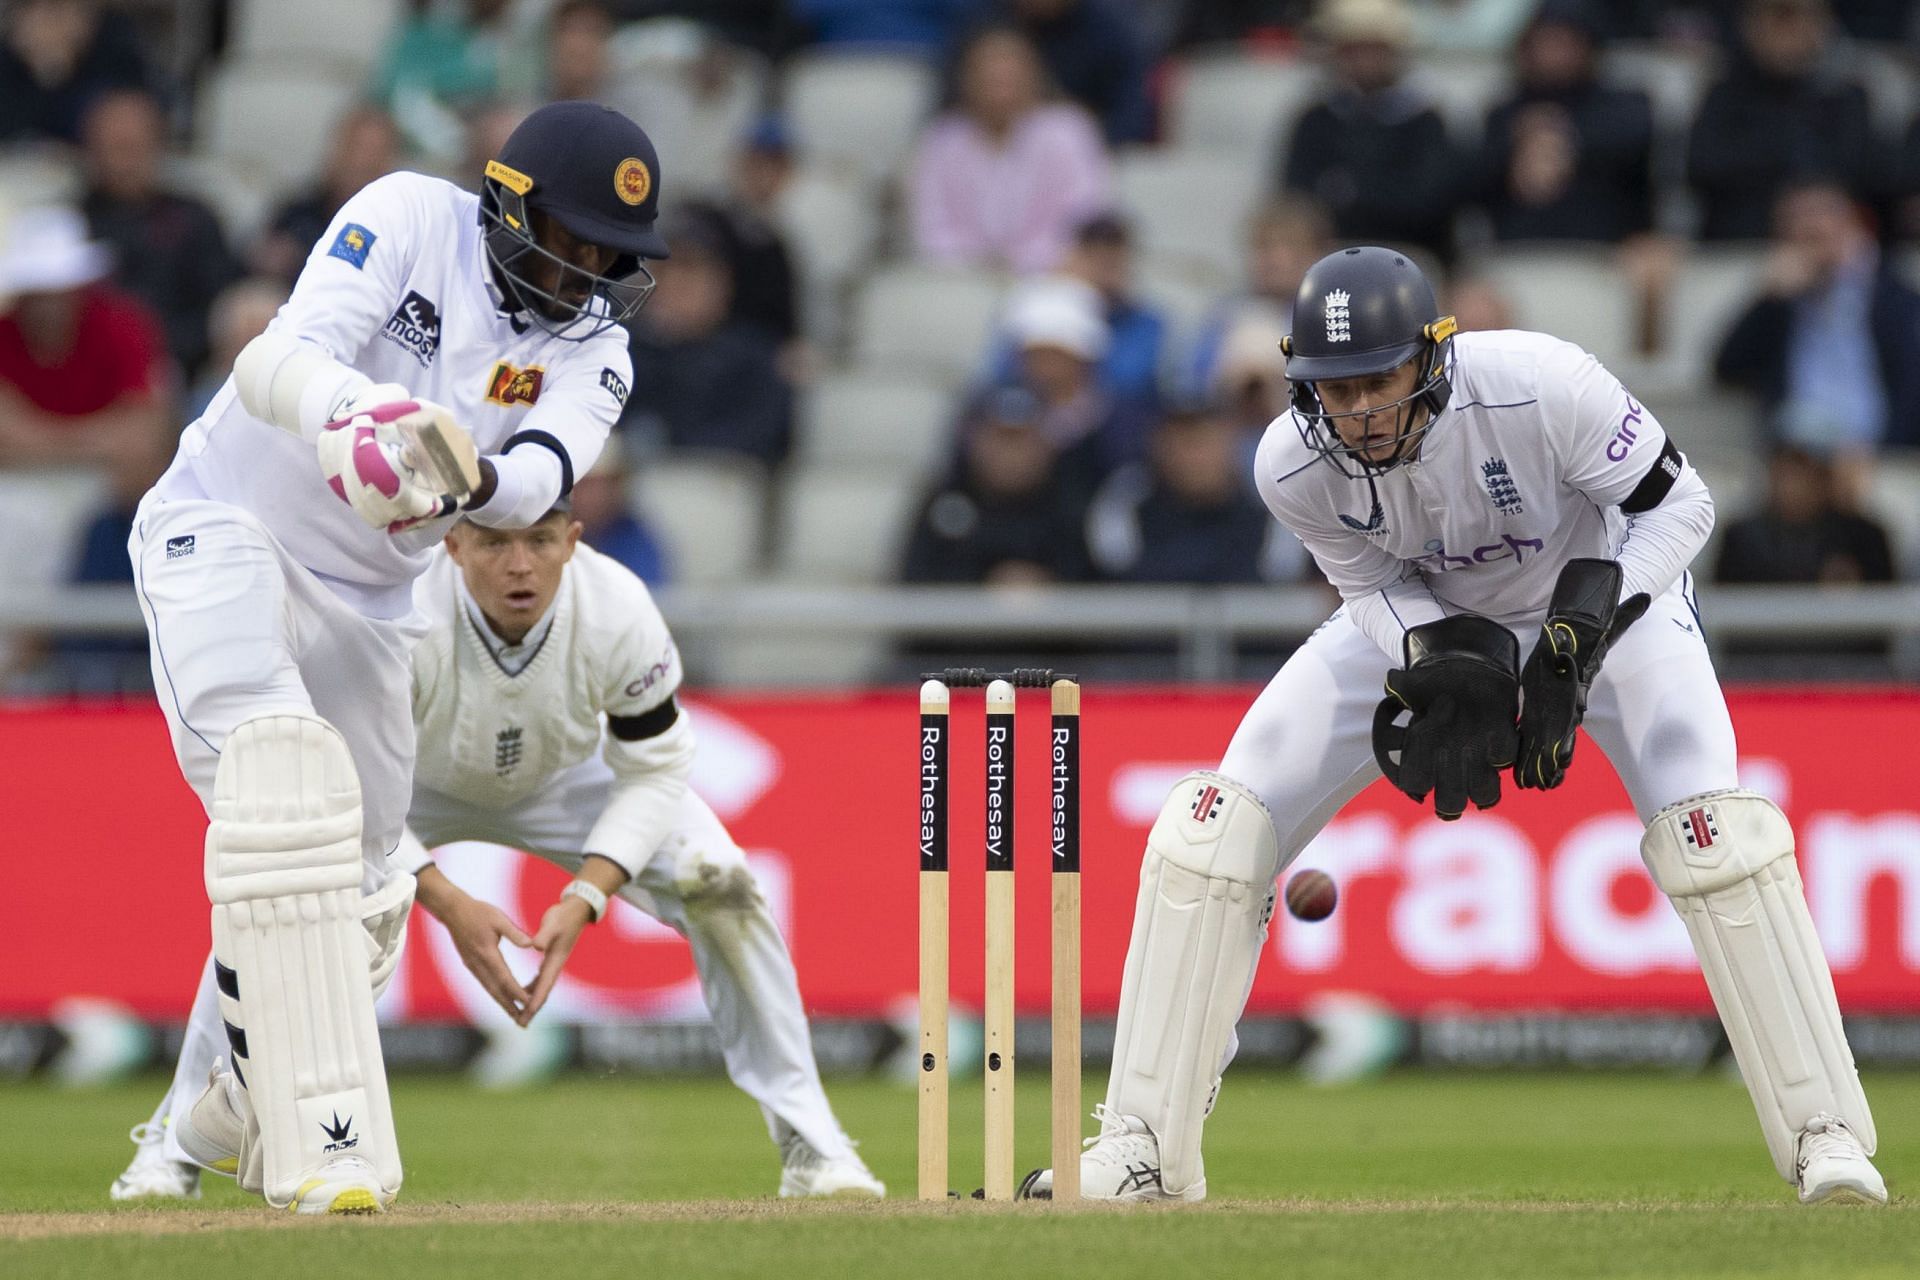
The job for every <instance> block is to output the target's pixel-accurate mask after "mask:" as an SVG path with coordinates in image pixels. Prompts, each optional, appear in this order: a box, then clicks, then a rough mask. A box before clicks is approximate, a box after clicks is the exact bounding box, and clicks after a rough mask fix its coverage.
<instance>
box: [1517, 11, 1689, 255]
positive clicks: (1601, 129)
mask: <svg viewBox="0 0 1920 1280" xmlns="http://www.w3.org/2000/svg"><path fill="white" fill-rule="evenodd" d="M1600 36H1601V24H1600V18H1599V16H1598V13H1597V11H1596V10H1595V9H1593V8H1592V7H1591V6H1590V5H1589V3H1588V0H1544V3H1542V4H1541V5H1540V7H1539V10H1538V12H1537V13H1536V14H1535V15H1534V17H1533V20H1532V21H1531V22H1529V23H1528V24H1527V27H1526V29H1525V30H1524V31H1523V32H1522V33H1521V35H1520V40H1519V43H1518V45H1517V46H1516V47H1515V49H1514V63H1515V72H1516V76H1517V78H1518V81H1519V85H1518V89H1517V91H1516V92H1515V93H1514V95H1513V96H1512V97H1511V98H1509V99H1507V100H1506V101H1505V102H1503V103H1501V104H1500V105H1499V106H1497V107H1495V108H1494V109H1493V110H1492V111H1491V112H1489V113H1488V115H1487V126H1486V140H1485V144H1484V145H1485V152H1484V156H1483V160H1482V173H1483V182H1484V184H1485V185H1484V187H1483V191H1484V202H1485V204H1486V208H1487V213H1488V216H1489V217H1490V218H1491V219H1492V221H1493V233H1494V236H1495V237H1496V238H1498V239H1501V240H1599V241H1606V242H1607V243H1617V242H1618V241H1621V240H1624V239H1626V238H1627V237H1628V236H1631V235H1637V234H1639V233H1641V232H1644V231H1646V230H1647V229H1648V228H1649V227H1651V226H1652V225H1653V189H1652V180H1651V175H1652V153H1653V105H1652V103H1651V102H1650V101H1649V100H1648V98H1647V95H1646V94H1645V93H1643V92H1641V91H1640V90H1638V89H1614V88H1609V87H1607V86H1605V85H1603V84H1601V83H1600V80H1599V70H1598V65H1599V42H1600Z"/></svg>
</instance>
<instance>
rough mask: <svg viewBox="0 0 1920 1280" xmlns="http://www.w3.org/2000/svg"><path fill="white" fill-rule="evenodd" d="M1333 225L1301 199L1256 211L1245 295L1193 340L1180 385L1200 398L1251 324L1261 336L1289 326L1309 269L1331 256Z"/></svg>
mask: <svg viewBox="0 0 1920 1280" xmlns="http://www.w3.org/2000/svg"><path fill="white" fill-rule="evenodd" d="M1333 248H1334V242H1333V223H1332V220H1331V219H1330V218H1328V216H1327V211H1326V210H1325V209H1324V208H1322V207H1321V206H1320V205H1319V204H1318V203H1317V202H1315V201H1313V200H1311V199H1308V198H1307V197H1305V196H1280V197H1278V198H1276V199H1274V200H1271V201H1269V202H1268V203H1267V204H1266V205H1265V206H1264V207H1263V208H1261V209H1260V210H1259V212H1257V213H1255V214H1254V216H1253V220H1252V222H1251V224H1250V225H1249V229H1248V236H1247V283H1246V289H1245V292H1243V293H1241V294H1240V295H1239V296H1238V297H1235V298H1230V299H1228V300H1227V301H1226V302H1224V303H1222V304H1221V305H1220V306H1218V307H1215V308H1214V310H1213V312H1212V314H1211V315H1209V316H1208V317H1207V319H1206V320H1205V322H1204V323H1202V325H1201V326H1200V332H1199V333H1198V334H1197V335H1196V336H1195V339H1194V343H1193V349H1192V353H1191V355H1190V356H1189V358H1188V360H1187V362H1186V369H1185V370H1184V372H1183V373H1182V375H1181V377H1180V380H1179V384H1180V388H1181V393H1182V394H1183V395H1185V396H1187V397H1189V398H1199V397H1203V396H1205V395H1207V394H1209V393H1210V392H1211V391H1213V390H1217V389H1218V388H1219V387H1220V385H1221V384H1220V381H1219V379H1220V360H1221V353H1222V352H1223V351H1224V350H1226V348H1227V347H1228V346H1229V345H1231V344H1232V343H1233V342H1234V341H1235V338H1234V334H1235V332H1236V331H1237V330H1238V329H1240V328H1242V327H1243V326H1251V327H1252V328H1253V329H1255V330H1257V331H1258V332H1259V333H1261V334H1263V335H1264V334H1265V333H1266V332H1267V331H1268V330H1270V329H1273V328H1276V327H1277V328H1278V329H1279V331H1280V333H1281V334H1283V335H1284V334H1285V333H1286V332H1287V330H1288V329H1290V328H1292V327H1293V295H1294V294H1295V293H1297V292H1299V289H1300V280H1301V278H1302V277H1303V276H1305V275H1306V273H1307V268H1308V267H1310V266H1312V265H1313V264H1314V263H1316V262H1318V261H1319V260H1320V259H1321V258H1323V257H1325V256H1326V255H1327V254H1329V253H1332V252H1333ZM1243 341H1244V340H1243Z"/></svg>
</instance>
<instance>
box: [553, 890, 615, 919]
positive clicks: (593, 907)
mask: <svg viewBox="0 0 1920 1280" xmlns="http://www.w3.org/2000/svg"><path fill="white" fill-rule="evenodd" d="M560 896H561V897H563V898H578V899H580V901H582V902H584V903H586V904H587V910H588V912H590V913H591V914H592V917H593V923H594V924H599V923H600V917H601V916H604V915H605V914H607V895H606V894H604V893H602V892H601V891H600V889H599V888H598V887H597V886H595V885H593V884H590V883H588V882H587V881H585V880H569V881H568V882H567V887H566V888H564V889H562V890H561V891H560Z"/></svg>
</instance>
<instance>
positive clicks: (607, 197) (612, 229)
mask: <svg viewBox="0 0 1920 1280" xmlns="http://www.w3.org/2000/svg"><path fill="white" fill-rule="evenodd" d="M487 176H488V177H489V178H492V179H493V180H494V181H496V182H498V183H500V184H501V185H502V186H504V187H506V188H508V189H509V190H512V191H514V192H515V193H516V194H518V195H520V196H522V197H524V198H525V199H526V202H527V207H528V208H530V209H539V210H541V211H543V212H545V213H548V214H551V215H552V216H553V218H554V219H555V220H556V221H558V222H559V223H560V225H561V226H563V227H565V228H566V229H567V230H568V231H570V232H571V233H573V234H574V235H575V236H578V237H579V238H580V239H582V240H586V241H588V242H590V243H592V244H597V245H603V246H605V247H607V248H610V249H617V250H619V251H620V252H621V253H624V254H632V255H634V256H636V257H641V258H664V257H666V256H667V242H666V240H665V239H664V238H663V237H662V236H661V235H660V233H659V232H658V231H657V230H655V229H654V221H655V219H656V218H657V217H658V216H659V213H660V157H659V155H658V154H657V153H656V152H655V151H654V149H653V140H652V139H650V138H649V137H647V133H646V130H644V129H642V128H641V127H640V126H639V125H637V124H635V123H634V122H633V121H631V120H629V119H627V117H625V116H623V115H621V114H620V113H619V112H618V111H615V110H613V109H612V108H611V107H603V106H601V105H600V104H599V103H597V102H550V103H548V104H547V105H546V106H544V107H541V108H539V109H538V110H536V111H535V112H533V114H532V115H529V116H528V117H527V118H526V119H525V120H523V121H521V122H520V126H519V128H517V129H515V130H514V131H513V133H512V135H511V136H510V137H508V139H507V141H506V145H505V146H503V147H501V148H500V154H499V156H498V157H497V158H496V159H494V160H493V161H491V162H490V163H489V164H488V165H487Z"/></svg>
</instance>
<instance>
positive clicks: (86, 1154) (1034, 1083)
mask: <svg viewBox="0 0 1920 1280" xmlns="http://www.w3.org/2000/svg"><path fill="white" fill-rule="evenodd" d="M1096 1083H1097V1082H1094V1081H1089V1086H1090V1090H1089V1097H1093V1096H1097V1095H1096V1094H1095V1093H1094V1092H1093V1091H1092V1087H1093V1086H1094V1085H1095V1084H1096ZM1867 1083H1868V1092H1869V1094H1870V1096H1871V1097H1872V1098H1873V1100H1874V1103H1875V1107H1876V1112H1877V1118H1878V1121H1879V1125H1880V1129H1881V1133H1882V1142H1883V1148H1884V1151H1883V1156H1882V1159H1881V1160H1880V1168H1881V1170H1882V1172H1884V1173H1885V1174H1886V1176H1887V1180H1888V1182H1889V1183H1891V1184H1892V1185H1893V1187H1894V1192H1895V1203H1894V1205H1893V1206H1891V1207H1890V1208H1888V1209H1884V1210H1872V1209H1864V1208H1844V1209H1843V1208H1826V1209H1813V1210H1807V1209H1801V1208H1799V1207H1798V1206H1797V1205H1795V1204H1794V1203H1793V1197H1792V1193H1791V1191H1790V1189H1789V1188H1788V1187H1787V1186H1786V1184H1785V1183H1783V1182H1780V1181H1779V1180H1778V1179H1776V1178H1775V1176H1774V1174H1773V1170H1772V1167H1771V1166H1770V1165H1769V1163H1768V1161H1767V1158H1766V1153H1765V1151H1764V1149H1763V1147H1762V1145H1761V1142H1760V1138H1759V1133H1758V1130H1757V1128H1756V1126H1755V1124H1754V1120H1753V1113H1752V1109H1751V1106H1750V1104H1749V1103H1748V1101H1747V1098H1746V1095H1745V1093H1744V1092H1743V1091H1742V1090H1741V1089H1740V1088H1739V1086H1738V1085H1737V1084H1735V1083H1732V1082H1730V1081H1728V1080H1725V1079H1720V1078H1708V1079H1668V1078H1665V1077H1659V1076H1618V1075H1609V1076H1544V1077H1543V1076H1518V1075H1516V1076H1484V1075H1473V1076H1434V1075H1405V1076H1396V1077H1393V1078H1390V1079H1388V1080H1385V1081H1383V1082H1379V1083H1375V1084H1369V1085H1365V1086H1361V1087H1357V1088H1352V1089H1343V1090H1318V1089H1311V1088H1308V1087H1306V1086H1304V1085H1302V1084H1300V1083H1299V1082H1298V1081H1296V1080H1295V1079H1293V1078H1292V1077H1287V1076H1279V1075H1259V1074H1244V1075H1238V1076H1235V1077H1234V1078H1233V1079H1232V1080H1231V1081H1230V1082H1229V1083H1228V1086H1227V1088H1226V1090H1225V1092H1224V1093H1223V1095H1222V1098H1221V1102H1220V1106H1219V1109H1218V1110H1217V1112H1216V1113H1215V1115H1214V1118H1213V1120H1212V1122H1211V1124H1210V1125H1209V1128H1208V1142H1209V1148H1208V1180H1209V1184H1210V1187H1211V1189H1212V1192H1213V1195H1214V1199H1213V1200H1212V1201H1211V1202H1209V1203H1208V1204H1207V1205H1206V1206H1204V1207H1203V1208H1199V1209H1191V1208H1180V1209H1169V1208H1147V1209H1140V1208H1134V1209H1124V1208H1116V1207H1113V1206H1082V1207H1080V1208H1078V1209H1075V1208H1072V1207H1069V1206H1064V1205H1063V1206H1057V1207H1056V1206H1050V1205H1043V1204H1025V1205H1013V1206H994V1207H988V1206H985V1205H980V1204H973V1203H964V1204H949V1205H934V1206H922V1205H917V1204H914V1203H912V1202H911V1201H908V1200H904V1199H903V1200H896V1201H890V1202H888V1203H886V1204H882V1205H793V1204H787V1203H779V1202H776V1201H773V1200H772V1199H771V1198H770V1196H771V1192H772V1190H773V1188H774V1186H775V1184H776V1178H777V1170H776V1165H775V1160H774V1156H773V1150H772V1147H771V1146H770V1145H769V1144H768V1143H767V1141H766V1138H765V1132H764V1129H763V1128H762V1126H761V1124H760V1120H759V1116H758V1113H757V1112H756V1111H755V1109H754V1108H753V1107H752V1106H751V1105H750V1104H749V1103H747V1102H746V1101H745V1100H744V1099H743V1098H742V1097H741V1096H740V1095H738V1094H736V1093H735V1092H733V1090H732V1089H731V1088H729V1087H728V1086H727V1085H725V1084H724V1083H722V1082H719V1081H710V1080H678V1081H636V1080H627V1079H572V1080H568V1081H564V1082H562V1083H559V1084H556V1085H553V1086H550V1087H546V1088H543V1089H541V1090H538V1091H534V1092H527V1093H516V1094H503V1095H502V1094H484V1093H480V1092H477V1091H475V1090H473V1089H471V1088H469V1087H468V1086H466V1085H464V1084H462V1083H458V1082H453V1081H439V1080H432V1079H426V1078H421V1077H414V1078H412V1079H404V1080H402V1081H401V1083H400V1085H399V1087H398V1089H397V1097H396V1104H395V1105H396V1111H397V1113H398V1115H399V1117H400V1123H401V1135H402V1141H403V1143H404V1144H405V1149H406V1153H407V1186H406V1190H405V1192H404V1193H403V1195H402V1197H401V1201H400V1204H399V1206H398V1207H397V1208H396V1209H395V1211H394V1212H392V1213H390V1214H388V1215H386V1216H385V1217H383V1218H379V1219H365V1220H351V1221H344V1220H319V1221H313V1220H306V1219H296V1218H294V1217H292V1216H291V1215H287V1214H276V1213H272V1212H270V1211H268V1210H266V1209H264V1208H262V1207H261V1206H260V1205H259V1202H258V1201H253V1200H250V1199H248V1198H246V1197H242V1196H241V1195H240V1194H239V1193H238V1192H236V1191H235V1190H234V1189H233V1187H232V1185H231V1184H230V1183H228V1182H226V1181H225V1180H224V1179H219V1178H211V1177H210V1178H209V1179H208V1184H209V1185H208V1188H207V1195H206V1199H204V1200H202V1201H199V1202H197V1203H194V1204H191V1205H184V1206H167V1207H164V1208H158V1209H151V1208H130V1207H120V1206H114V1205H111V1203H110V1202H109V1201H108V1200H107V1196H106V1187H107V1184H108V1183H109V1182H110V1181H111V1180H112V1178H113V1176H114V1174H115V1173H117V1172H118V1171H119V1169H120V1168H121V1166H122V1165H123V1164H124V1162H125V1160H126V1159H127V1157H128V1156H129V1155H130V1154H131V1151H132V1148H131V1146H130V1145H129V1144H128V1143H127V1142H126V1141H125V1139H124V1133H125V1130H126V1128H127V1127H128V1126H129V1125H131V1124H132V1123H133V1122H134V1121H136V1120H138V1119H141V1118H142V1117H143V1116H144V1115H145V1113H146V1111H147V1109H148V1108H149V1107H150V1106H151V1105H152V1102H153V1100H154V1097H155V1095H156V1093H157V1090H158V1089H159V1087H161V1086H160V1082H158V1081H157V1080H155V1081H146V1082H142V1083H138V1084H136V1085H132V1086H122V1087H116V1088H112V1089H102V1090H90V1091H84V1092H68V1091H62V1090H60V1089H57V1088H54V1087H52V1086H47V1085H30V1086H0V1276H5V1277H8V1278H9V1280H13V1278H24V1277H42V1276H46V1277H52V1276H86V1277H98V1276H140V1277H145V1276H156V1277H175V1276H177V1277H181V1278H182V1280H201V1278H205V1277H216V1276H229V1275H231V1276H236V1277H248V1278H249V1280H258V1277H261V1276H263V1275H266V1276H272V1275H274V1274H275V1273H276V1271H277V1272H278V1273H279V1274H280V1275H284V1276H285V1277H287V1280H293V1278H294V1277H296V1276H300V1277H304V1276H308V1275H338V1276H354V1277H359V1276H369V1277H373V1276H392V1275H400V1276H404V1277H406V1280H429V1278H433V1277H441V1276H457V1277H461V1280H473V1278H475V1277H490V1276H504V1275H521V1276H526V1275H529V1274H531V1275H534V1276H537V1277H540V1280H546V1277H544V1276H541V1272H542V1270H543V1269H544V1270H547V1271H553V1270H555V1269H556V1268H563V1269H564V1276H563V1277H560V1280H585V1278H586V1277H593V1276H603V1275H604V1276H620V1277H624V1278H628V1280H631V1278H632V1277H634V1276H638V1275H646V1274H657V1275H660V1276H663V1277H676V1278H677V1277H681V1276H689V1275H700V1276H754V1277H764V1276H770V1275H778V1276H783V1277H786V1278H790V1280H801V1278H802V1277H811V1276H816V1275H822V1274H837V1275H838V1276H842V1277H851V1276H889V1277H891V1276H910V1277H913V1280H925V1278H927V1277H937V1276H969V1277H972V1276H981V1275H996V1274H997V1275H1000V1276H1004V1277H1021V1276H1048V1277H1056V1276H1099V1277H1112V1276H1153V1277H1156V1278H1160V1277H1167V1278H1171V1277H1199V1278H1211V1277H1216V1276H1217V1277H1228V1276H1236V1277H1237V1276H1260V1277H1266V1276H1272V1277H1292V1276H1303V1277H1312V1278H1313V1280H1344V1278H1346V1277H1354V1278H1356V1280H1358V1278H1360V1277H1365V1278H1367V1280H1393V1278H1396V1277H1419V1280H1452V1278H1453V1277H1469V1276H1471V1277H1482V1276H1485V1277H1527V1278H1529V1280H1531V1278H1534V1277H1629V1276H1631V1277H1642V1276H1645V1277H1686V1276H1700V1277H1709V1276H1710V1277H1735V1276H1743V1277H1744V1276H1778V1277H1794V1278H1795V1280H1799V1278H1802V1277H1812V1278H1824V1277H1850V1278H1851V1277H1860V1278H1863V1280H1864V1278H1867V1277H1873V1278H1880V1277H1884V1278H1886V1280H1893V1278H1894V1277H1900V1278H1901V1280H1909V1278H1910V1277H1914V1276H1916V1275H1920V1212H1916V1211H1915V1202H1914V1201H1912V1200H1910V1199H1907V1198H1906V1197H1904V1196H1903V1195H1901V1192H1903V1191H1908V1190H1910V1189H1912V1188H1914V1187H1916V1186H1920V1139H1916V1134H1915V1128H1916V1125H1915V1121H1916V1119H1917V1118H1920V1076H1914V1075H1883V1076H1877V1077H1871V1078H1869V1080H1868V1082H1867ZM831 1091H832V1093H833V1096H834V1099H835V1104H836V1106H837V1107H838V1108H839V1111H840V1114H841V1118H842V1120H843V1121H844V1122H845V1123H846V1125H847V1127H848V1129H849V1130H850V1131H851V1132H852V1133H853V1134H854V1135H855V1136H856V1137H859V1138H861V1139H862V1142H863V1147H862V1150H863V1152H864V1154H865V1155H866V1156H867V1158H868V1160H869V1162H870V1163H871V1164H872V1165H873V1167H874V1169H875V1171H876V1172H878V1173H879V1174H880V1176H881V1177H882V1178H884V1179H885V1180H886V1181H887V1182H888V1183H889V1184H890V1186H891V1188H892V1189H893V1191H894V1192H895V1193H896V1194H902V1193H904V1194H906V1195H911V1193H912V1189H913V1187H912V1179H913V1101H912V1095H911V1094H910V1093H908V1092H907V1091H905V1090H903V1089H901V1088H899V1087H897V1086H893V1085H888V1084H883V1083H878V1082H865V1081H860V1082H848V1081H840V1082H835V1083H834V1084H833V1086H832V1090H831ZM979 1102H980V1097H979V1093H978V1091H977V1090H973V1091H956V1098H955V1108H954V1110H955V1133H954V1166H953V1167H954V1170H955V1182H956V1186H957V1187H958V1186H959V1185H960V1184H961V1183H964V1184H965V1188H966V1189H970V1188H971V1187H972V1186H974V1185H976V1184H977V1182H978V1180H979V1175H978V1170H979V1159H980V1155H979V1151H980V1144H979V1116H980V1110H979ZM1046 1103H1047V1098H1046V1086H1045V1078H1044V1074H1043V1073H1041V1072H1038V1071H1036V1072H1033V1073H1031V1074H1030V1075H1029V1077H1028V1079H1027V1086H1026V1087H1025V1088H1024V1089H1023V1091H1022V1093H1021V1098H1020V1105H1021V1114H1020V1123H1021V1133H1022V1135H1023V1137H1022V1140H1021V1144H1020V1149H1021V1157H1022V1168H1023V1170H1024V1168H1025V1167H1026V1166H1027V1165H1031V1164H1035V1163H1039V1162H1040V1160H1041V1159H1042V1156H1043V1152H1044V1148H1045V1141H1046V1139H1045V1129H1044V1126H1045V1122H1046V1119H1045V1117H1046ZM322 1268H326V1270H322Z"/></svg>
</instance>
